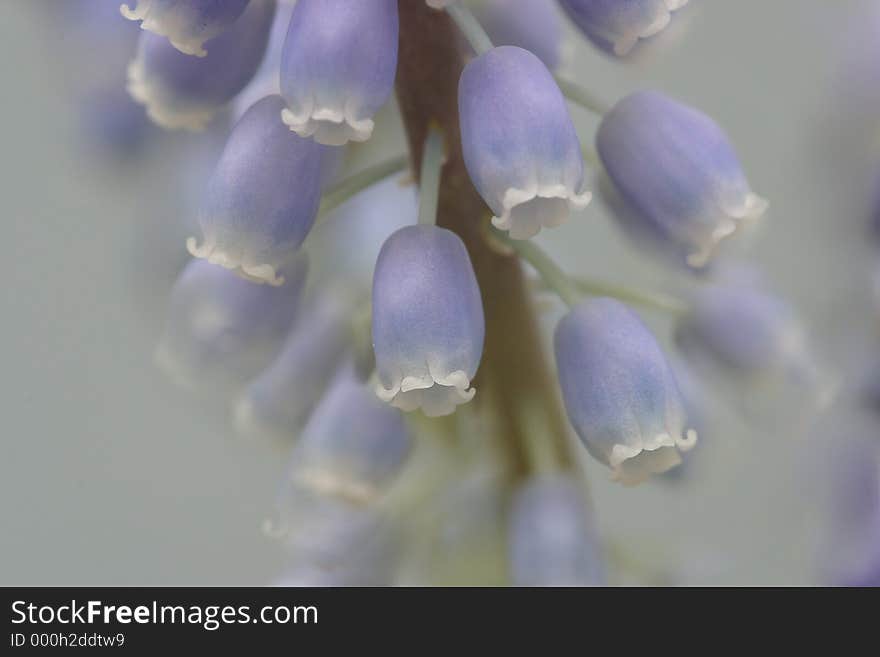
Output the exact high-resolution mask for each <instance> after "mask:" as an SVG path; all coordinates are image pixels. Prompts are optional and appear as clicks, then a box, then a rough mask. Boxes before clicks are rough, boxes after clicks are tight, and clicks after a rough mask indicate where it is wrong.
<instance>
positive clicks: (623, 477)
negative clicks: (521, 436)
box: [554, 298, 697, 485]
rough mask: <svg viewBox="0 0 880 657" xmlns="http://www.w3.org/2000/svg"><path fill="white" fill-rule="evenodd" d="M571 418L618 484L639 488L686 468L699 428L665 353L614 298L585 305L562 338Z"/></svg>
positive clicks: (559, 357) (559, 332) (562, 376)
mask: <svg viewBox="0 0 880 657" xmlns="http://www.w3.org/2000/svg"><path fill="white" fill-rule="evenodd" d="M554 342H555V351H556V365H557V368H558V369H559V381H560V384H561V386H562V394H563V398H564V400H565V407H566V410H567V411H568V417H569V419H570V420H571V423H572V425H574V428H575V431H577V433H578V435H579V436H580V438H581V440H582V441H583V442H584V445H585V446H586V447H587V450H588V451H589V452H590V454H592V455H593V457H595V458H596V459H598V460H599V461H601V462H602V463H605V464H606V465H608V466H609V467H610V468H611V469H612V472H613V475H612V476H613V478H614V480H615V481H619V482H621V483H623V484H625V485H634V484H638V483H640V482H642V481H644V480H645V479H647V478H648V477H650V476H651V475H652V474H655V473H660V472H665V471H666V470H669V469H670V468H672V467H674V466H676V465H678V464H679V463H681V455H680V453H679V452H680V451H686V450H688V449H690V448H691V447H693V446H694V444H695V443H696V440H697V435H696V432H695V431H694V430H693V429H686V416H685V415H686V413H685V409H684V402H683V400H682V398H681V393H680V392H679V389H678V384H677V383H676V381H675V377H674V375H673V373H672V370H671V368H670V366H669V363H668V362H667V360H666V357H665V355H664V354H663V351H662V350H661V349H660V346H659V345H658V344H657V342H656V340H655V339H654V336H652V335H651V333H650V332H649V331H648V329H647V328H646V327H645V325H644V324H642V322H641V320H640V319H639V318H638V316H637V315H636V314H635V313H633V312H632V311H631V310H629V309H628V308H627V307H626V306H624V305H623V304H621V303H620V302H618V301H615V300H613V299H605V298H599V299H592V300H589V301H585V302H582V303H581V304H579V305H578V306H576V307H575V308H573V309H572V310H571V311H569V313H568V314H567V315H566V316H565V317H563V319H562V320H561V321H560V322H559V325H558V326H557V328H556V334H555V340H554Z"/></svg>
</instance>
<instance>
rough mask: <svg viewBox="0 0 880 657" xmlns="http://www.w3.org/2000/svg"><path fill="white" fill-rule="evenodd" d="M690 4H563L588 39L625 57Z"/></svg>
mask: <svg viewBox="0 0 880 657" xmlns="http://www.w3.org/2000/svg"><path fill="white" fill-rule="evenodd" d="M687 3H688V0H559V4H560V5H562V8H563V9H564V10H565V11H566V13H568V15H569V16H570V17H571V20H572V21H574V23H575V25H577V26H578V27H579V28H580V29H581V31H582V32H583V33H584V35H585V36H586V37H587V38H588V39H589V40H590V41H592V42H593V43H594V44H595V45H596V46H598V47H599V48H601V49H602V50H604V51H606V52H608V53H610V54H614V55H617V56H618V57H622V56H624V55H626V54H627V53H629V52H630V51H631V50H632V49H633V48H634V47H635V45H636V44H637V43H638V41H639V39H646V38H648V37H651V36H654V35H655V34H657V33H658V32H660V31H661V30H663V28H665V27H666V26H667V25H669V21H670V19H671V12H673V11H675V10H677V9H681V8H682V7H684V6H685V5H686V4H687Z"/></svg>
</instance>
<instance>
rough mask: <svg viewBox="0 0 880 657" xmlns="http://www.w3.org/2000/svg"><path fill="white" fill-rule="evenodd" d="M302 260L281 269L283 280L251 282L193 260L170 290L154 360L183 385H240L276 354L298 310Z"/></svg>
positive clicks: (303, 271) (304, 267) (303, 263)
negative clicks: (272, 284)
mask: <svg viewBox="0 0 880 657" xmlns="http://www.w3.org/2000/svg"><path fill="white" fill-rule="evenodd" d="M305 273H306V264H305V260H304V259H301V258H300V259H297V260H296V261H295V262H294V263H292V264H291V265H290V266H289V268H288V269H287V270H286V271H285V275H286V276H287V277H288V279H289V280H288V283H287V285H284V286H282V287H270V286H268V285H259V284H257V283H251V282H249V281H246V280H244V279H243V278H241V277H239V276H236V275H235V274H234V273H232V272H231V271H229V270H227V269H224V268H223V267H219V266H217V265H212V264H211V263H209V262H205V261H204V260H193V261H191V262H190V263H189V264H188V265H187V266H186V268H185V269H184V270H183V272H182V273H181V275H180V277H179V278H178V280H177V282H176V283H175V284H174V288H173V289H172V291H171V301H170V304H169V309H168V317H167V320H166V325H165V333H164V335H163V337H162V341H161V342H160V344H159V348H158V349H157V351H156V361H157V363H158V364H159V366H160V367H161V368H162V369H163V370H165V372H166V373H167V374H168V375H169V376H171V377H172V378H174V379H175V380H176V381H177V382H178V383H180V384H181V385H184V386H186V387H200V388H212V387H216V388H219V389H224V388H227V387H229V386H230V385H239V384H241V383H243V382H244V381H246V380H248V379H249V378H251V377H253V376H254V375H255V374H256V373H257V372H259V371H260V370H261V369H262V368H263V367H265V366H266V365H267V364H268V363H269V362H270V360H271V359H272V357H273V356H274V355H275V354H276V353H277V351H278V348H279V347H280V345H281V342H282V340H283V339H284V336H285V335H286V334H287V332H288V330H289V329H290V326H291V324H292V323H293V319H294V317H295V315H296V313H297V308H298V304H299V297H300V292H301V290H302V287H303V283H304V280H305Z"/></svg>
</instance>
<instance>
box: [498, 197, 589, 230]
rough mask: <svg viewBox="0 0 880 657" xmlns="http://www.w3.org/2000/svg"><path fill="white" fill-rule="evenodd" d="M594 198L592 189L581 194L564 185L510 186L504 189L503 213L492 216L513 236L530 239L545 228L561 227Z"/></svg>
mask: <svg viewBox="0 0 880 657" xmlns="http://www.w3.org/2000/svg"><path fill="white" fill-rule="evenodd" d="M592 198H593V195H592V194H591V193H590V192H584V193H582V194H578V193H576V192H574V191H573V190H571V189H569V188H567V187H566V186H565V185H562V184H559V185H537V186H535V187H531V188H528V189H517V188H514V187H511V188H509V189H507V190H506V191H505V192H504V198H503V199H502V201H501V204H502V213H501V215H500V216H495V217H492V225H493V226H495V228H498V229H499V230H506V231H509V234H510V237H511V239H515V240H525V239H529V238H531V237H534V236H535V235H537V234H538V233H540V232H541V229H542V228H556V227H558V226H561V225H562V224H564V223H565V222H566V221H568V217H569V215H570V213H571V212H572V211H574V210H582V209H584V208H585V207H587V205H589V203H590V200H591V199H592Z"/></svg>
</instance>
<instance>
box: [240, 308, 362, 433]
mask: <svg viewBox="0 0 880 657" xmlns="http://www.w3.org/2000/svg"><path fill="white" fill-rule="evenodd" d="M349 312H350V309H349V307H348V304H347V303H345V300H344V299H342V298H341V297H340V296H339V295H337V294H334V293H332V292H331V293H322V294H321V295H320V296H319V297H318V298H317V299H313V300H312V302H311V304H310V305H309V306H307V307H306V308H304V309H303V311H302V312H301V313H300V315H299V317H300V319H299V321H298V322H297V325H296V326H295V327H294V328H293V330H292V331H291V332H290V334H289V335H288V336H287V339H286V341H285V343H284V346H283V347H282V349H281V353H280V354H279V355H278V358H276V359H275V361H274V362H273V363H272V365H270V366H269V368H268V369H266V370H265V371H264V372H262V373H261V374H260V375H259V377H257V378H256V379H255V380H254V381H252V382H251V383H250V384H249V385H248V386H247V388H246V389H245V391H244V393H243V395H242V397H241V398H240V399H239V401H238V403H237V404H236V407H235V421H236V427H237V428H238V430H239V431H240V432H241V433H244V434H264V435H270V436H274V437H278V438H293V437H295V436H296V435H298V434H299V432H300V430H302V428H303V426H304V425H305V423H306V420H308V417H309V413H311V412H312V409H313V408H314V407H315V404H317V403H318V401H319V400H320V398H321V396H322V395H323V394H324V391H325V390H326V388H327V385H328V384H329V383H330V380H331V379H332V378H333V375H334V373H335V372H336V371H337V369H338V368H339V364H340V363H341V362H342V359H343V358H344V357H345V355H346V353H347V352H348V349H349V340H350V329H349V325H348V313H349Z"/></svg>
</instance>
